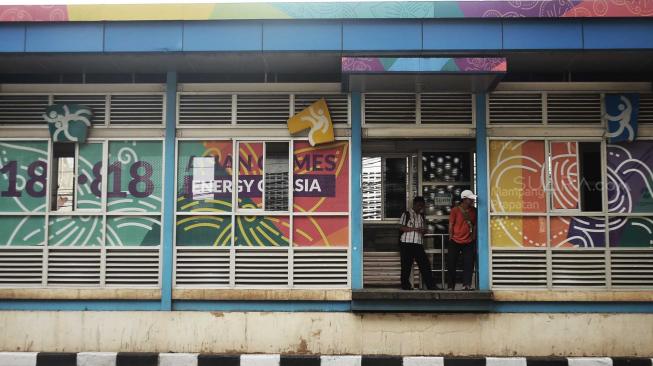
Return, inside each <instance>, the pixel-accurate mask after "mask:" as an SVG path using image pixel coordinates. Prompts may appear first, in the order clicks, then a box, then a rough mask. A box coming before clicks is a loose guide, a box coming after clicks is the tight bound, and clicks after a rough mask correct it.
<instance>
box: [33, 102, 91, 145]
mask: <svg viewBox="0 0 653 366" xmlns="http://www.w3.org/2000/svg"><path fill="white" fill-rule="evenodd" d="M43 118H44V119H45V120H46V121H47V122H48V130H49V131H50V138H51V139H52V141H53V142H81V143H84V142H86V136H87V135H88V128H89V127H91V119H92V118H93V112H92V111H91V109H90V108H89V107H86V106H83V105H79V104H54V105H51V106H49V107H48V108H47V109H46V110H45V113H44V114H43Z"/></svg>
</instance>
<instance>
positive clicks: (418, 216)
mask: <svg viewBox="0 0 653 366" xmlns="http://www.w3.org/2000/svg"><path fill="white" fill-rule="evenodd" d="M399 222H400V224H401V227H400V230H401V233H402V234H401V239H400V243H399V253H400V255H401V288H402V289H403V290H412V287H411V285H410V281H409V277H410V270H411V268H412V266H413V261H417V265H418V266H419V271H420V273H421V274H422V278H423V279H424V282H425V283H426V287H427V288H428V289H429V290H435V283H434V281H433V275H432V274H431V263H430V262H429V260H428V258H427V257H426V252H424V234H425V233H426V226H425V225H424V223H425V220H424V198H423V197H420V196H417V197H415V198H414V199H413V208H412V209H409V210H408V211H406V212H404V214H403V215H401V219H400V220H399Z"/></svg>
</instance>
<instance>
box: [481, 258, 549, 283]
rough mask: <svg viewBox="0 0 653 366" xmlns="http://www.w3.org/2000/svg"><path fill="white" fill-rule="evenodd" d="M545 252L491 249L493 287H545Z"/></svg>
mask: <svg viewBox="0 0 653 366" xmlns="http://www.w3.org/2000/svg"><path fill="white" fill-rule="evenodd" d="M546 275H547V270H546V251H544V250H499V249H492V285H493V287H497V288H501V287H517V288H522V287H529V288H532V287H546V284H547V279H546Z"/></svg>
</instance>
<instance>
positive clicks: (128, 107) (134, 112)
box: [110, 94, 163, 124]
mask: <svg viewBox="0 0 653 366" xmlns="http://www.w3.org/2000/svg"><path fill="white" fill-rule="evenodd" d="M110 119H111V124H162V123H163V94H151V95H129V94H127V95H120V94H112V95H111V111H110Z"/></svg>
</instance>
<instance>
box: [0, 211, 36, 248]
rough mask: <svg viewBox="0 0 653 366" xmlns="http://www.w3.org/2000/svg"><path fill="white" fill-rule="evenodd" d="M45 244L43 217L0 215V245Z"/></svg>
mask: <svg viewBox="0 0 653 366" xmlns="http://www.w3.org/2000/svg"><path fill="white" fill-rule="evenodd" d="M33 245H45V217H43V216H0V246H33Z"/></svg>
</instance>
